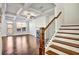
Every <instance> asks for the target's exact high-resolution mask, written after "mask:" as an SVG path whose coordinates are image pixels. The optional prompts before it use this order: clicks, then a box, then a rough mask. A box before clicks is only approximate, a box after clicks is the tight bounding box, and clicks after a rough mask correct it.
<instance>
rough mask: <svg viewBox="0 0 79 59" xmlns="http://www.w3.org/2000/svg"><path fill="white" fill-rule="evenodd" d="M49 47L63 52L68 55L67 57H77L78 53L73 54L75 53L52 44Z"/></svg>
mask: <svg viewBox="0 0 79 59" xmlns="http://www.w3.org/2000/svg"><path fill="white" fill-rule="evenodd" d="M49 47H51V48H55V49H57V50H59V51H62V52H64V53H67V54H69V55H79V53H77V52H75V51H71V50H68V49H65V48H62V47H59V46H56V45H54V44H52V45H50V46H49Z"/></svg>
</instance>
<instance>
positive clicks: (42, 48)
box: [39, 12, 61, 55]
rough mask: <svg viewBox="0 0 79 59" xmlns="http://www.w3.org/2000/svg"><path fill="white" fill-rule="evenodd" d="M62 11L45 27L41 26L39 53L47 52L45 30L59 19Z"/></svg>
mask: <svg viewBox="0 0 79 59" xmlns="http://www.w3.org/2000/svg"><path fill="white" fill-rule="evenodd" d="M60 14H61V12H59V14H58V15H57V16H56V17H54V18H53V19H52V20H51V21H50V23H49V24H48V25H47V26H46V27H45V28H44V27H42V28H40V46H39V55H44V54H45V43H44V41H45V40H44V32H45V30H46V29H47V28H48V27H49V26H50V25H51V24H52V22H53V21H54V20H55V19H57V18H58V17H59V16H60Z"/></svg>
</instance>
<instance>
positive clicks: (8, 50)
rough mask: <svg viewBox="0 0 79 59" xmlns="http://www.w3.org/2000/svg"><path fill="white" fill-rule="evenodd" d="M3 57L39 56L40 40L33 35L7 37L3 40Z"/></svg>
mask: <svg viewBox="0 0 79 59" xmlns="http://www.w3.org/2000/svg"><path fill="white" fill-rule="evenodd" d="M2 42H3V50H2V54H3V55H38V54H39V39H37V38H36V37H34V36H33V35H29V34H26V35H17V36H10V37H9V36H5V37H3V38H2Z"/></svg>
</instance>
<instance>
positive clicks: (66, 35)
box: [56, 33, 79, 39]
mask: <svg viewBox="0 0 79 59" xmlns="http://www.w3.org/2000/svg"><path fill="white" fill-rule="evenodd" d="M56 36H64V37H70V38H77V39H79V35H74V34H63V33H57V34H56Z"/></svg>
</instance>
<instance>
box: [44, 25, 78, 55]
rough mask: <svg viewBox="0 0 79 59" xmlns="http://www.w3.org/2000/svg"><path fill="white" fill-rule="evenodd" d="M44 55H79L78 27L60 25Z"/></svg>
mask: <svg viewBox="0 0 79 59" xmlns="http://www.w3.org/2000/svg"><path fill="white" fill-rule="evenodd" d="M45 54H46V55H79V25H62V26H61V27H60V29H59V31H58V32H57V34H56V35H55V37H54V39H53V40H52V42H51V43H50V45H49V47H48V48H47V49H46V52H45Z"/></svg>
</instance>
